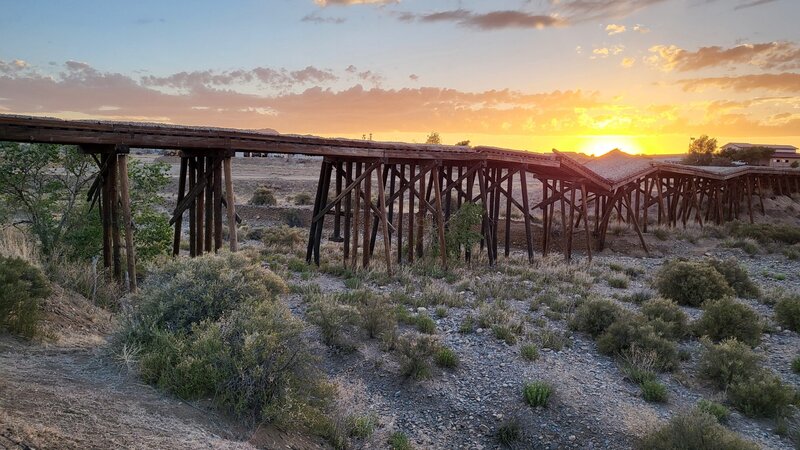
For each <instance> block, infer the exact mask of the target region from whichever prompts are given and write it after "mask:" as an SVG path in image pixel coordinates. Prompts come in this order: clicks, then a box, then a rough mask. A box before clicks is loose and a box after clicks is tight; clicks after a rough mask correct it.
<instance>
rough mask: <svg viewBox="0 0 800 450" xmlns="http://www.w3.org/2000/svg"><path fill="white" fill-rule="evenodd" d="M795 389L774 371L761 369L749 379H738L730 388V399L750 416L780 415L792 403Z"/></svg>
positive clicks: (737, 407) (773, 416)
mask: <svg viewBox="0 0 800 450" xmlns="http://www.w3.org/2000/svg"><path fill="white" fill-rule="evenodd" d="M795 395H796V392H795V390H794V389H793V388H792V387H791V386H788V385H786V384H784V383H783V381H781V379H780V377H778V376H777V375H775V374H774V373H772V372H770V371H767V370H761V371H759V373H757V374H756V375H754V376H753V377H751V378H749V379H742V380H737V381H734V382H733V383H731V385H730V387H729V388H728V400H730V402H731V403H732V404H733V405H734V406H735V407H736V409H738V410H739V411H741V412H743V413H744V414H745V415H747V416H750V417H772V418H775V417H778V416H780V415H781V414H783V413H784V412H785V411H786V409H787V408H788V407H789V405H790V404H791V403H792V401H793V400H794V398H795Z"/></svg>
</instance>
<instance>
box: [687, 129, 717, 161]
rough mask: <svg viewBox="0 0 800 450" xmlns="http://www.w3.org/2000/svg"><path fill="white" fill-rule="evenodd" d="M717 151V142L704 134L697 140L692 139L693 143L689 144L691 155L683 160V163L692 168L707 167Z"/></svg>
mask: <svg viewBox="0 0 800 450" xmlns="http://www.w3.org/2000/svg"><path fill="white" fill-rule="evenodd" d="M716 150H717V140H716V139H714V138H710V137H708V135H705V134H704V135H702V136H700V137H699V138H697V139H694V138H693V139H692V143H691V144H689V154H688V155H687V156H686V157H685V158H684V159H683V162H684V163H685V164H689V165H692V166H707V165H709V164H711V161H712V160H713V158H714V152H715V151H716Z"/></svg>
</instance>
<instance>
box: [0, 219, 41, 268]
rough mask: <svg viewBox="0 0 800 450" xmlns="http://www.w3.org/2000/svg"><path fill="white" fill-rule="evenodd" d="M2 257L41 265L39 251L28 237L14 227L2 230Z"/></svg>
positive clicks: (0, 254) (0, 251) (0, 237)
mask: <svg viewBox="0 0 800 450" xmlns="http://www.w3.org/2000/svg"><path fill="white" fill-rule="evenodd" d="M0 256H5V257H7V258H20V259H22V260H25V261H27V262H29V263H30V264H32V265H34V266H38V265H39V251H38V250H37V248H36V244H35V243H34V242H32V241H31V240H30V239H29V238H28V235H26V234H25V233H23V232H22V231H20V230H18V229H16V228H13V227H3V228H0Z"/></svg>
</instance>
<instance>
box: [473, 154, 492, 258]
mask: <svg viewBox="0 0 800 450" xmlns="http://www.w3.org/2000/svg"><path fill="white" fill-rule="evenodd" d="M481 164H485V163H481ZM484 169H485V166H484V167H482V168H481V169H478V170H477V173H478V187H479V189H480V197H481V203H483V205H484V208H483V221H484V222H485V223H486V224H487V226H486V232H485V233H486V241H487V242H486V248H487V249H488V251H487V253H488V256H489V265H490V266H493V265H494V263H495V259H494V253H493V252H492V251H491V248H492V245H493V244H492V225H491V220H490V218H489V212H488V201H487V198H486V197H487V194H488V189H487V186H486V179H485V178H484V176H483V172H484Z"/></svg>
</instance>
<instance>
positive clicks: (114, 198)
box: [108, 153, 122, 281]
mask: <svg viewBox="0 0 800 450" xmlns="http://www.w3.org/2000/svg"><path fill="white" fill-rule="evenodd" d="M110 158H111V161H110V164H109V166H108V170H109V180H108V182H109V197H110V199H111V244H112V247H111V251H112V258H113V261H114V278H115V279H116V280H117V281H121V280H122V255H121V253H120V246H121V244H120V242H121V241H120V236H119V191H118V190H117V179H118V175H117V173H118V168H119V166H118V164H117V154H116V153H113V154H112V155H111V156H110Z"/></svg>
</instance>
